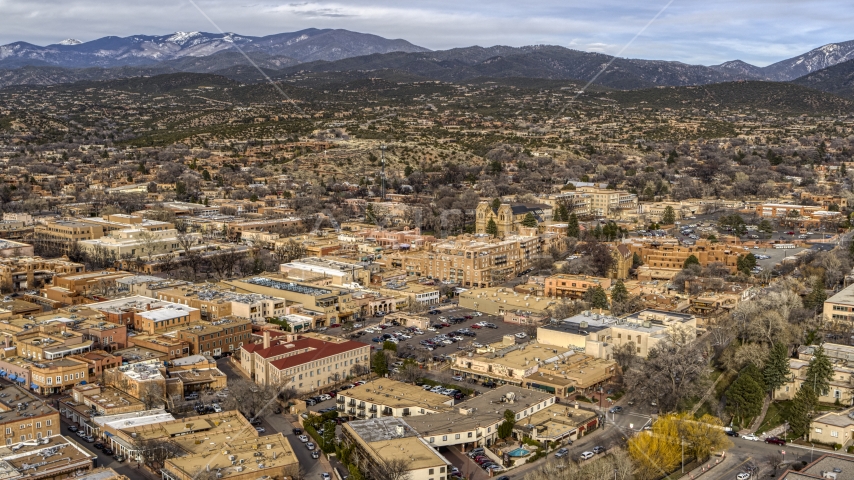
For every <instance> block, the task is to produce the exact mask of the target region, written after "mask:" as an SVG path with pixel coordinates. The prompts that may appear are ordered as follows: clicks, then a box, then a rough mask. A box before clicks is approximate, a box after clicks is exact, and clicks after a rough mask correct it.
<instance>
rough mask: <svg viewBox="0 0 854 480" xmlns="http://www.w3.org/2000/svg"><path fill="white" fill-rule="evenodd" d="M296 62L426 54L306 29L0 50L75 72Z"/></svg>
mask: <svg viewBox="0 0 854 480" xmlns="http://www.w3.org/2000/svg"><path fill="white" fill-rule="evenodd" d="M236 47H239V48H241V49H244V50H246V51H251V52H256V53H263V54H267V55H274V56H283V57H290V58H294V59H296V60H299V61H314V60H340V59H342V58H348V57H353V56H359V55H369V54H372V53H388V52H396V51H403V52H422V51H427V50H426V49H424V48H421V47H418V46H416V45H413V44H411V43H409V42H407V41H405V40H389V39H386V38H382V37H378V36H376V35H368V34H363V33H356V32H350V31H347V30H331V29H325V30H319V29H314V28H312V29H307V30H302V31H299V32H292V33H280V34H275V35H269V36H266V37H250V36H245V35H239V34H236V33H232V32H228V33H207V32H175V33H173V34H169V35H158V36H153V35H133V36H130V37H113V36H111V37H103V38H99V39H97V40H92V41H89V42H81V41H79V40H76V39H67V40H63V41H62V42H59V43H57V44H53V45H48V46H44V47H42V46H39V45H33V44H30V43H26V42H15V43H10V44H8V45H2V46H0V67H6V68H17V67H20V66H23V65H39V66H45V65H51V66H60V67H70V68H81V67H105V68H108V67H117V66H128V65H136V66H139V65H150V64H154V63H159V62H163V61H167V60H175V59H179V58H184V57H206V56H209V55H213V54H215V53H218V52H222V51H226V50H236Z"/></svg>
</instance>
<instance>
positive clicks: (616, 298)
mask: <svg viewBox="0 0 854 480" xmlns="http://www.w3.org/2000/svg"><path fill="white" fill-rule="evenodd" d="M628 299H629V291H628V290H627V289H626V284H625V283H623V281H622V280H617V281H616V282H614V286H613V287H611V302H614V303H623V302H625V301H626V300H628Z"/></svg>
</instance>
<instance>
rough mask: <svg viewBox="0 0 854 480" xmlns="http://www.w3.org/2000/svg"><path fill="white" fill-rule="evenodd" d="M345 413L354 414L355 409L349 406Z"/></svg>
mask: <svg viewBox="0 0 854 480" xmlns="http://www.w3.org/2000/svg"><path fill="white" fill-rule="evenodd" d="M347 413H349V414H350V415H355V414H356V409H355V408H351V409H350V410H347Z"/></svg>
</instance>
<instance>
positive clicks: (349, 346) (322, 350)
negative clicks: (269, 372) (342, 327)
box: [270, 339, 368, 370]
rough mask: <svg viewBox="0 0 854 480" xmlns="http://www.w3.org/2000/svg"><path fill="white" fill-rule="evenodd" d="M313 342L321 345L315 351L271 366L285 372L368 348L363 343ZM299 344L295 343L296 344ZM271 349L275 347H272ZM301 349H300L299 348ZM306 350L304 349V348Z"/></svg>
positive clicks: (283, 359) (272, 363)
mask: <svg viewBox="0 0 854 480" xmlns="http://www.w3.org/2000/svg"><path fill="white" fill-rule="evenodd" d="M308 340H312V341H313V342H318V343H320V344H321V345H319V346H317V347H315V349H314V350H309V351H307V352H303V353H299V354H296V355H292V356H290V357H285V358H281V359H279V360H276V361H273V362H271V363H270V365H272V366H274V367H276V368H277V369H278V370H285V369H287V368H291V367H295V366H297V365H302V364H304V363H308V362H312V361H314V360H318V359H321V358H326V357H331V356H332V355H337V354H339V353H344V352H349V351H351V350H356V349H359V348H364V347H368V344H366V343H362V342H353V341H349V340H348V341H346V342H343V343H332V342H324V341H321V340H316V339H308ZM296 343H298V342H294V344H296ZM270 348H271V349H272V348H273V347H270ZM297 348H299V347H297ZM303 348H304V347H303Z"/></svg>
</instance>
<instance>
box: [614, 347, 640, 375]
mask: <svg viewBox="0 0 854 480" xmlns="http://www.w3.org/2000/svg"><path fill="white" fill-rule="evenodd" d="M613 353H614V361H615V362H617V365H619V366H620V370H621V371H622V372H623V373H626V372H628V371H629V369H630V368H631V367H632V365H633V364H634V362H635V359H636V358H637V346H636V345H635V342H633V341H628V342H626V343H624V344H622V345H617V346H615V347H614V350H613Z"/></svg>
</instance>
